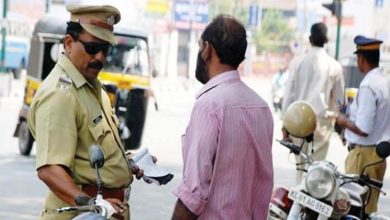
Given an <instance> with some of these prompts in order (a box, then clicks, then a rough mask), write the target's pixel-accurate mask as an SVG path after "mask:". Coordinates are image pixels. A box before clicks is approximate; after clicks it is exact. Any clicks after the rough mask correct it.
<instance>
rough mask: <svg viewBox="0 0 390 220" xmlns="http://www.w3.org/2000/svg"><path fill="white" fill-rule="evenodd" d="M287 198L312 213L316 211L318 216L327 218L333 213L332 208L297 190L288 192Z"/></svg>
mask: <svg viewBox="0 0 390 220" xmlns="http://www.w3.org/2000/svg"><path fill="white" fill-rule="evenodd" d="M288 198H290V199H292V200H294V201H295V202H298V203H299V204H301V205H303V206H305V207H307V208H310V209H311V210H313V211H316V212H317V213H319V214H322V215H325V216H327V217H330V216H331V215H332V212H333V207H332V206H330V205H328V204H325V203H323V202H321V201H319V200H317V199H315V198H313V197H311V196H309V195H307V194H305V193H303V192H300V191H297V190H290V192H289V193H288Z"/></svg>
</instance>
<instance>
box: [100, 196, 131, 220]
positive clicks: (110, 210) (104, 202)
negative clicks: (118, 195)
mask: <svg viewBox="0 0 390 220" xmlns="http://www.w3.org/2000/svg"><path fill="white" fill-rule="evenodd" d="M95 204H96V205H99V206H102V207H104V208H105V209H106V211H107V218H108V219H109V218H111V216H112V215H113V214H115V213H119V214H123V213H124V212H125V209H124V208H123V207H122V205H123V204H122V202H121V201H119V199H113V198H110V199H103V197H102V196H101V195H98V196H97V198H96V200H95Z"/></svg>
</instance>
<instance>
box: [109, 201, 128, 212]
mask: <svg viewBox="0 0 390 220" xmlns="http://www.w3.org/2000/svg"><path fill="white" fill-rule="evenodd" d="M105 200H106V201H108V202H109V203H110V204H111V206H112V207H113V208H114V209H115V211H116V213H119V214H123V213H125V211H126V209H127V205H126V203H123V202H121V201H120V200H119V199H115V198H106V199H105Z"/></svg>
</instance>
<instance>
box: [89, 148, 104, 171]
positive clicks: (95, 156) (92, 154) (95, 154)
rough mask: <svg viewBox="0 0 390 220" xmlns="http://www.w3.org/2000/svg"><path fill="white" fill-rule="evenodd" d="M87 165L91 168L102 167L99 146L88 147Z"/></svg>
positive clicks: (101, 155) (102, 157) (101, 154)
mask: <svg viewBox="0 0 390 220" xmlns="http://www.w3.org/2000/svg"><path fill="white" fill-rule="evenodd" d="M88 153H89V163H90V164H91V167H92V168H101V167H102V166H103V165H104V155H103V152H102V150H101V149H100V147H99V145H96V144H94V145H92V146H91V147H89V152H88Z"/></svg>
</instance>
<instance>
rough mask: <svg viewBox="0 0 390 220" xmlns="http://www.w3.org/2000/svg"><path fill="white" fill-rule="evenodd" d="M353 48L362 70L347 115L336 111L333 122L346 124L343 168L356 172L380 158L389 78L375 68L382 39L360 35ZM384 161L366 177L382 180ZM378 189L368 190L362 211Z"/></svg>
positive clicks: (389, 122)
mask: <svg viewBox="0 0 390 220" xmlns="http://www.w3.org/2000/svg"><path fill="white" fill-rule="evenodd" d="M354 42H355V44H356V47H357V50H356V51H355V54H356V55H357V66H358V68H359V71H360V72H361V73H363V74H364V78H363V80H362V82H361V83H360V86H359V90H358V93H357V96H356V98H355V99H354V101H353V102H352V105H351V107H350V111H349V117H348V118H347V116H346V115H344V114H340V115H338V116H337V118H336V123H337V124H338V125H339V126H341V127H344V128H346V130H345V139H346V140H347V142H348V150H349V154H348V156H347V159H346V161H345V172H346V173H352V174H360V173H361V172H362V169H363V167H364V166H365V165H367V164H369V163H372V162H376V161H379V160H381V158H379V156H378V155H377V154H376V152H375V146H376V144H378V143H379V142H380V141H382V140H387V141H388V140H389V139H390V138H389V137H390V80H389V77H388V76H386V74H385V73H383V72H382V70H381V69H380V68H379V60H380V52H379V48H380V44H381V43H382V41H380V40H377V39H372V38H367V37H364V36H357V37H355V39H354ZM385 170H386V161H384V162H382V163H379V164H377V165H374V166H370V167H368V168H367V169H365V173H367V174H368V175H369V176H370V178H373V179H376V180H379V181H383V177H384V175H385ZM378 199H379V191H378V190H372V191H371V197H370V200H369V202H368V205H367V207H366V213H367V214H370V213H372V212H375V211H376V210H377V203H378Z"/></svg>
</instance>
